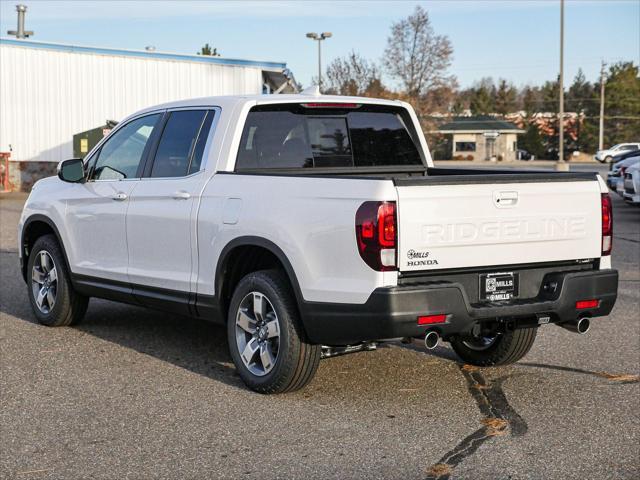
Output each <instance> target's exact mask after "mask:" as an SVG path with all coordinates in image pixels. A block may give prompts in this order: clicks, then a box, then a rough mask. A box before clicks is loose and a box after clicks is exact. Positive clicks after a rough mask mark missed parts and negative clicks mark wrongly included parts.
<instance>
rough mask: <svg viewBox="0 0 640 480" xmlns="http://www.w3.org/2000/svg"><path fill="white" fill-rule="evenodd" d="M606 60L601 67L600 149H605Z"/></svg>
mask: <svg viewBox="0 0 640 480" xmlns="http://www.w3.org/2000/svg"><path fill="white" fill-rule="evenodd" d="M605 65H606V64H605V63H604V60H603V61H602V67H601V68H600V132H599V133H598V150H603V149H604V67H605Z"/></svg>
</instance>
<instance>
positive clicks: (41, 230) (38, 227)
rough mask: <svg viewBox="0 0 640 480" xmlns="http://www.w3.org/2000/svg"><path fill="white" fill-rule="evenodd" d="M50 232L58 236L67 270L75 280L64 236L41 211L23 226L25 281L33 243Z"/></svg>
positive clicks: (21, 242)
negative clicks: (63, 239) (63, 240)
mask: <svg viewBox="0 0 640 480" xmlns="http://www.w3.org/2000/svg"><path fill="white" fill-rule="evenodd" d="M49 234H53V235H54V236H55V237H56V240H57V241H58V245H60V249H61V250H62V255H63V256H64V262H65V267H67V272H69V274H70V277H71V279H72V281H73V275H71V268H70V264H69V258H68V256H67V251H66V249H65V248H64V243H63V242H62V236H61V235H60V231H59V230H58V227H57V226H56V224H55V223H54V222H53V220H51V219H50V218H49V217H47V216H45V215H42V214H39V213H35V214H33V215H31V216H30V217H29V218H27V219H26V220H25V222H24V225H23V226H22V234H21V236H20V250H21V252H20V253H21V257H20V258H21V259H22V262H21V271H22V279H23V280H24V281H25V282H26V281H27V264H28V263H29V256H30V254H31V247H33V244H34V243H35V242H36V240H37V239H38V238H40V237H42V236H44V235H49Z"/></svg>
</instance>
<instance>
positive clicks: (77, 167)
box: [58, 158, 84, 183]
mask: <svg viewBox="0 0 640 480" xmlns="http://www.w3.org/2000/svg"><path fill="white" fill-rule="evenodd" d="M58 178H60V180H62V181H63V182H69V183H83V182H84V162H83V161H82V159H81V158H71V159H69V160H63V161H61V162H60V163H59V164H58Z"/></svg>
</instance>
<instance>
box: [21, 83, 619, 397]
mask: <svg viewBox="0 0 640 480" xmlns="http://www.w3.org/2000/svg"><path fill="white" fill-rule="evenodd" d="M58 171H59V174H58V177H59V178H58V177H52V178H47V179H43V180H41V181H39V182H38V183H37V184H36V185H35V186H34V188H33V191H32V192H31V195H30V196H29V199H28V201H27V202H26V205H25V207H24V212H23V214H22V218H21V221H20V225H19V252H20V260H21V264H22V272H23V275H24V279H25V281H26V283H27V287H28V293H29V299H30V302H31V305H32V307H33V311H34V314H35V316H36V317H37V319H38V320H39V321H40V322H41V323H42V324H45V325H50V326H61V325H72V324H74V323H76V322H78V321H80V320H81V319H82V317H83V316H84V314H85V312H86V309H87V303H88V299H89V298H90V297H100V298H106V299H111V300H116V301H121V302H128V303H133V304H137V305H143V306H148V307H154V308H159V309H162V310H163V311H165V312H176V313H180V314H187V315H192V316H196V317H201V318H203V319H207V320H211V321H216V322H220V323H222V324H226V326H227V332H228V340H229V349H230V352H231V357H232V359H233V362H234V363H235V365H236V367H237V370H238V372H239V374H240V376H241V378H242V379H243V380H244V382H245V383H246V384H247V385H248V386H249V387H250V388H252V389H254V390H256V391H258V392H262V393H277V392H285V391H292V390H295V389H298V388H301V387H303V386H304V385H306V384H307V383H308V382H309V381H310V379H311V378H312V377H313V375H314V373H315V371H316V369H317V367H318V363H319V360H320V358H321V357H323V356H331V355H335V354H340V353H346V352H351V351H355V350H358V349H367V348H373V347H374V346H375V344H376V343H377V342H380V341H385V340H399V339H406V340H408V339H416V338H420V339H424V342H425V345H426V346H427V348H433V347H434V346H435V345H436V344H437V343H438V340H439V339H440V338H441V339H443V340H445V341H448V342H450V343H451V345H452V347H453V349H454V350H455V351H456V352H457V353H458V355H459V356H460V357H461V358H462V359H463V360H464V361H465V362H468V363H471V364H474V365H479V366H490V365H500V364H506V363H510V362H514V361H517V360H519V359H520V358H522V357H523V356H524V355H525V354H526V353H527V351H528V350H529V349H530V347H531V345H532V344H533V341H534V339H535V336H536V331H537V328H538V327H539V325H541V324H546V323H555V324H557V325H560V326H562V327H565V328H568V329H570V330H573V331H577V332H580V333H584V332H586V330H587V329H588V327H589V319H590V318H592V317H599V316H603V315H607V314H608V313H609V312H610V311H611V309H612V307H613V305H614V303H615V300H616V296H617V282H618V274H617V272H616V271H615V270H612V269H611V242H612V216H611V203H610V200H609V197H608V195H607V188H606V185H605V184H604V182H603V181H602V179H601V178H600V177H599V176H598V175H596V174H594V173H553V172H539V171H538V172H532V171H514V170H508V171H504V170H503V171H500V170H474V169H468V170H465V169H455V168H434V167H433V163H432V160H431V157H430V154H429V149H428V148H427V144H426V142H425V139H424V136H423V134H422V131H421V129H420V126H419V123H418V120H417V118H416V115H415V113H414V111H413V109H412V108H411V107H410V106H409V105H408V104H406V103H403V102H399V101H389V100H376V99H370V98H349V97H334V96H320V95H317V94H316V95H314V94H302V95H287V96H285V95H273V96H244V97H242V96H240V97H217V98H200V99H195V100H188V101H181V102H176V103H170V104H166V105H160V106H157V107H153V108H148V109H146V110H143V111H141V112H138V113H136V114H134V115H132V116H130V117H129V118H127V119H125V120H123V121H122V122H121V123H120V124H119V125H118V126H117V127H116V128H115V129H114V130H113V131H112V132H111V134H110V135H109V136H108V137H106V138H105V139H103V140H102V141H101V142H100V143H99V144H98V145H97V146H96V147H95V148H94V149H93V150H92V151H91V152H90V153H89V155H87V157H86V159H85V160H84V161H83V160H80V159H71V160H66V161H63V162H61V164H60V166H59V170H58ZM559 184H561V185H559Z"/></svg>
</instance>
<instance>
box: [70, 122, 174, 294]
mask: <svg viewBox="0 0 640 480" xmlns="http://www.w3.org/2000/svg"><path fill="white" fill-rule="evenodd" d="M161 116H162V115H161V114H152V115H146V116H143V117H138V118H136V119H134V120H131V121H130V122H128V123H127V124H126V125H123V126H122V127H120V128H118V129H117V130H116V131H115V132H114V133H113V134H112V135H111V136H110V137H109V138H108V139H107V140H106V142H105V143H104V144H103V145H102V146H101V148H100V149H99V150H98V151H97V152H96V153H95V154H93V155H92V157H91V158H90V159H89V160H88V164H89V173H88V178H87V181H86V182H85V183H82V184H76V185H74V190H73V191H72V192H70V195H69V197H68V199H67V224H68V227H69V229H70V235H69V238H70V242H71V246H70V247H71V248H69V249H67V251H68V252H69V262H70V264H71V265H70V266H71V270H72V271H73V272H74V274H78V275H85V276H90V277H96V278H98V279H100V280H111V281H117V282H126V281H127V264H128V261H127V255H128V252H127V238H126V228H125V225H126V224H125V218H126V213H127V208H128V206H129V197H130V195H131V192H132V191H133V189H134V187H135V185H136V183H137V182H138V179H139V178H140V175H141V173H142V171H141V167H142V164H143V162H142V160H143V159H144V157H145V155H146V154H147V152H148V147H149V146H150V145H151V143H152V142H150V141H149V140H150V138H151V135H152V133H153V131H154V129H155V127H156V124H157V123H158V121H159V120H160V118H161Z"/></svg>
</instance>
